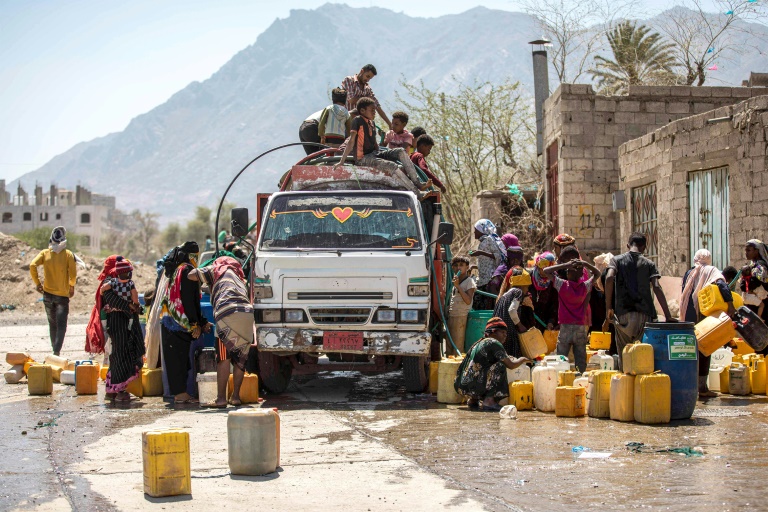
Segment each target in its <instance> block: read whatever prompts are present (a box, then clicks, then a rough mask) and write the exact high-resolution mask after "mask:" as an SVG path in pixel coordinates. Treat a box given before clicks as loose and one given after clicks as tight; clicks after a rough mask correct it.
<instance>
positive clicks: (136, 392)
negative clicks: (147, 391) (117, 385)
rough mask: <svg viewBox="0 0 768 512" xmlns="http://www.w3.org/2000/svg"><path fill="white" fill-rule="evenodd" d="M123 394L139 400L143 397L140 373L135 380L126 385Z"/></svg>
mask: <svg viewBox="0 0 768 512" xmlns="http://www.w3.org/2000/svg"><path fill="white" fill-rule="evenodd" d="M125 392H126V393H129V394H131V395H133V396H136V397H139V398H142V397H143V396H144V385H143V384H142V382H141V372H139V375H138V376H137V377H136V378H135V379H133V380H132V381H131V382H129V383H128V386H126V388H125Z"/></svg>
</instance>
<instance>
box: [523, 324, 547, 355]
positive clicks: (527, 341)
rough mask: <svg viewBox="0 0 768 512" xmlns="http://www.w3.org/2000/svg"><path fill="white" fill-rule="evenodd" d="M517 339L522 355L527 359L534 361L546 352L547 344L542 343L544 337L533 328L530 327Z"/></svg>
mask: <svg viewBox="0 0 768 512" xmlns="http://www.w3.org/2000/svg"><path fill="white" fill-rule="evenodd" d="M519 338H520V348H521V349H522V351H523V355H524V356H525V357H527V358H528V359H536V358H537V357H539V356H541V355H542V354H546V353H547V352H548V350H547V342H546V341H544V335H543V334H541V331H540V330H538V329H537V328H535V327H531V328H530V329H528V330H527V331H526V332H523V333H520V334H519ZM547 357H550V356H547Z"/></svg>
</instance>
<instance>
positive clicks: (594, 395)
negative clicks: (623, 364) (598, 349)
mask: <svg viewBox="0 0 768 512" xmlns="http://www.w3.org/2000/svg"><path fill="white" fill-rule="evenodd" d="M616 373H618V372H615V371H613V370H593V371H592V372H590V373H589V385H588V386H587V414H589V416H590V417H591V418H609V417H610V416H611V410H610V401H611V377H613V376H614V375H616Z"/></svg>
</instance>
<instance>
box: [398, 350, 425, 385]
mask: <svg viewBox="0 0 768 512" xmlns="http://www.w3.org/2000/svg"><path fill="white" fill-rule="evenodd" d="M403 378H404V379H405V389H406V391H408V392H409V393H423V392H424V391H425V390H426V389H427V384H429V360H428V359H427V358H426V357H422V356H405V357H403Z"/></svg>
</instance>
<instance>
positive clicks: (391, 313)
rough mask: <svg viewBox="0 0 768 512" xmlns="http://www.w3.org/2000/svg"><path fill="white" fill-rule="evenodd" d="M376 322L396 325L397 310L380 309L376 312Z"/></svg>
mask: <svg viewBox="0 0 768 512" xmlns="http://www.w3.org/2000/svg"><path fill="white" fill-rule="evenodd" d="M376 321H377V322H381V323H385V324H387V323H388V324H393V323H395V310H394V309H380V310H378V311H377V312H376Z"/></svg>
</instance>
